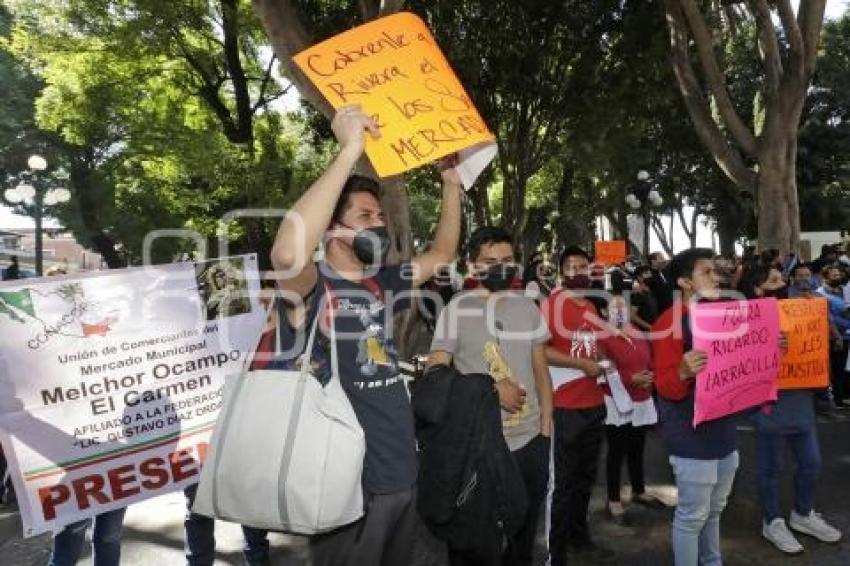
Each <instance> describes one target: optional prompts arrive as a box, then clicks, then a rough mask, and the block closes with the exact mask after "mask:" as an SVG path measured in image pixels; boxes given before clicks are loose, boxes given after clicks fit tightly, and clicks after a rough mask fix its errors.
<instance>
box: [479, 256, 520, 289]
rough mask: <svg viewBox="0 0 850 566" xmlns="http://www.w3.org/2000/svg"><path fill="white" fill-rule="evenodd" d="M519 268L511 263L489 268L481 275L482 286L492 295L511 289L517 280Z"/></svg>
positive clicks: (498, 264)
mask: <svg viewBox="0 0 850 566" xmlns="http://www.w3.org/2000/svg"><path fill="white" fill-rule="evenodd" d="M516 275H517V268H516V266H515V265H511V264H509V263H497V264H495V265H491V266H490V267H488V268H487V271H485V272H484V273H482V274H481V284H482V285H483V286H484V288H485V289H487V290H488V291H490V292H492V293H496V292H498V291H504V290H506V289H509V288H510V287H511V283H513V280H514V279H515V278H516Z"/></svg>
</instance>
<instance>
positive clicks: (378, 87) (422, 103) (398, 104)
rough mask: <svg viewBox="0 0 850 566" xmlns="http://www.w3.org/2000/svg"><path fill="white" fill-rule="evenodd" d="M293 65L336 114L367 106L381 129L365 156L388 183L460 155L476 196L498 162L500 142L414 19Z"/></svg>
mask: <svg viewBox="0 0 850 566" xmlns="http://www.w3.org/2000/svg"><path fill="white" fill-rule="evenodd" d="M292 59H293V61H294V62H295V64H296V65H297V66H298V67H299V68H300V69H301V70H302V71H303V72H304V74H305V75H306V76H307V78H308V79H309V80H310V81H311V82H312V83H313V84H314V85H316V88H318V90H319V92H321V93H322V95H324V97H325V98H326V99H327V100H328V102H329V103H330V104H331V106H333V108H334V109H338V108H340V107H342V106H346V105H350V104H360V105H361V106H362V108H363V111H364V112H365V113H367V114H369V115H371V116H372V117H373V118H374V119H375V120H376V121H377V122H378V125H379V127H380V131H381V137H380V138H379V139H372V138H371V136H367V141H366V155H367V156H368V157H369V160H370V161H371V163H372V166H373V167H374V168H375V171H376V172H377V173H378V175H380V176H381V177H389V176H392V175H398V174H400V173H404V172H405V171H409V170H411V169H415V168H416V167H419V166H421V165H426V164H428V163H431V162H433V161H436V160H437V159H440V158H441V157H445V156H447V155H451V154H453V153H458V158H459V165H458V172H459V173H460V176H461V180H462V182H463V184H464V186H465V187H466V188H469V187H470V186H472V184H473V182H474V181H475V179H476V178H477V177H478V175H479V174H480V173H481V171H483V169H484V168H485V167H486V166H487V165H488V164H489V163H490V161H492V160H493V158H494V157H495V156H496V144H495V138H494V136H493V134H492V133H491V132H490V130H489V129H488V128H487V124H485V123H484V120H483V119H482V118H481V116H480V115H479V114H478V111H477V110H476V109H475V106H474V105H473V104H472V101H471V100H470V98H469V96H468V95H467V94H466V91H465V90H464V88H463V85H461V84H460V81H459V80H458V79H457V77H456V76H455V74H454V71H452V68H451V66H450V65H449V62H448V61H447V60H446V58H445V56H444V55H443V53H442V51H441V50H440V47H439V46H438V45H437V42H436V41H435V40H434V37H433V36H432V35H431V32H430V30H429V29H428V26H426V25H425V23H424V22H423V21H422V20H421V19H420V18H419V17H418V16H416V15H414V14H411V13H407V12H402V13H398V14H393V15H391V16H386V17H383V18H379V19H377V20H373V21H371V22H368V23H366V24H364V25H362V26H358V27H356V28H353V29H350V30H348V31H346V32H343V33H341V34H339V35H336V36H334V37H332V38H330V39H328V40H326V41H323V42H321V43H319V44H316V45H314V46H312V47H310V48H308V49H305V50H304V51H302V52H300V53H298V54H297V55H295V56H294V57H293V58H292Z"/></svg>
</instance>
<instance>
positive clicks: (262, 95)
mask: <svg viewBox="0 0 850 566" xmlns="http://www.w3.org/2000/svg"><path fill="white" fill-rule="evenodd" d="M276 60H277V55H275V54H272V57H271V59H269V64H268V66H267V67H266V74H265V76H264V77H263V82H262V84H261V85H260V94H259V95H258V96H257V102H256V103H255V104H254V107H253V108H251V114H252V115H253V114H255V113H256V112H257V108H259V107H260V105H262V104H265V103H267V102H268V101H269V100H274V99H275V98H280V96H281V95H278V96H274V97H272V98H271V99H269V100H266V88H268V86H269V83H270V82H271V78H272V68H273V67H274V62H275V61H276ZM290 87H291V85H290ZM290 87H287V88H286V90H284V91H283V93H281V94H285V93H286V91H287V90H289V88H290Z"/></svg>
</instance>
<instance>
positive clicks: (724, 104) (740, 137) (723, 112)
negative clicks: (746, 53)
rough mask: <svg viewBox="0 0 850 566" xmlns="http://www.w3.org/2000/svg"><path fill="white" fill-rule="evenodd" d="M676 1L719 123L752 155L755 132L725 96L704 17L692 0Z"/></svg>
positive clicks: (723, 83)
mask: <svg viewBox="0 0 850 566" xmlns="http://www.w3.org/2000/svg"><path fill="white" fill-rule="evenodd" d="M665 4H671V2H665ZM680 4H681V7H682V8H683V10H684V14H685V17H686V18H687V21H688V24H689V25H690V29H691V32H692V33H693V39H694V43H695V44H696V47H697V53H698V54H699V60H700V64H701V65H702V69H703V72H704V74H705V79H706V82H707V83H708V86H709V88H710V89H711V93H712V94H713V95H714V98H715V100H716V101H717V109H718V110H719V111H720V116H721V117H722V119H723V123H724V124H725V125H726V127H727V128H729V132H730V133H731V134H732V137H733V138H734V139H735V141H736V142H738V145H739V146H740V147H741V149H742V150H743V151H744V153H747V154H749V155H751V156H755V155H756V152H757V147H756V139H755V136H754V135H753V133H752V132H751V131H750V129H749V128H748V127H747V126H746V125H745V124H744V122H743V120H741V117H740V116H738V112H737V110H736V109H735V105H734V103H733V102H732V99H731V98H730V96H729V91H728V89H727V88H726V80H725V79H726V77H725V76H724V74H723V72H722V71H721V70H720V66H719V65H718V63H717V57H716V56H715V54H714V42H713V40H712V37H711V33H710V32H709V30H708V27H707V26H706V23H705V19H704V18H703V16H702V13H701V12H700V11H699V8H698V7H697V5H696V2H695V1H694V0H680ZM668 13H669V12H668Z"/></svg>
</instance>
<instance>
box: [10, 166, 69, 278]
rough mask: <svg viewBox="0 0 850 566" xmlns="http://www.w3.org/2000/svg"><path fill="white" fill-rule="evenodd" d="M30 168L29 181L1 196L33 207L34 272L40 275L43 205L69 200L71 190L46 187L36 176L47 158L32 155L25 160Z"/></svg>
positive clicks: (43, 167)
mask: <svg viewBox="0 0 850 566" xmlns="http://www.w3.org/2000/svg"><path fill="white" fill-rule="evenodd" d="M27 166H28V167H29V169H30V173H29V177H30V181H31V183H20V184H19V185H18V186H16V187H13V188H11V189H6V191H5V192H4V193H3V196H4V197H6V200H7V201H9V202H11V203H13V204H26V205H27V206H31V207H33V219H34V220H35V272H36V274H37V275H39V276H41V275H42V274H43V272H44V255H43V253H44V252H43V250H42V233H41V228H42V219H43V216H44V207H45V206H53V205H56V204H61V203H64V202H68V201H69V200H71V192H70V191H69V190H68V189H65V188H62V187H58V188H55V189H48V188H47V186H46V185H45V183H44V182H43V181H42V180H40V179H37V178H36V174H37V173H39V172H41V171H44V170H45V169H47V160H46V159H44V158H43V157H42V156H40V155H32V156H30V158H29V159H28V160H27Z"/></svg>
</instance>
